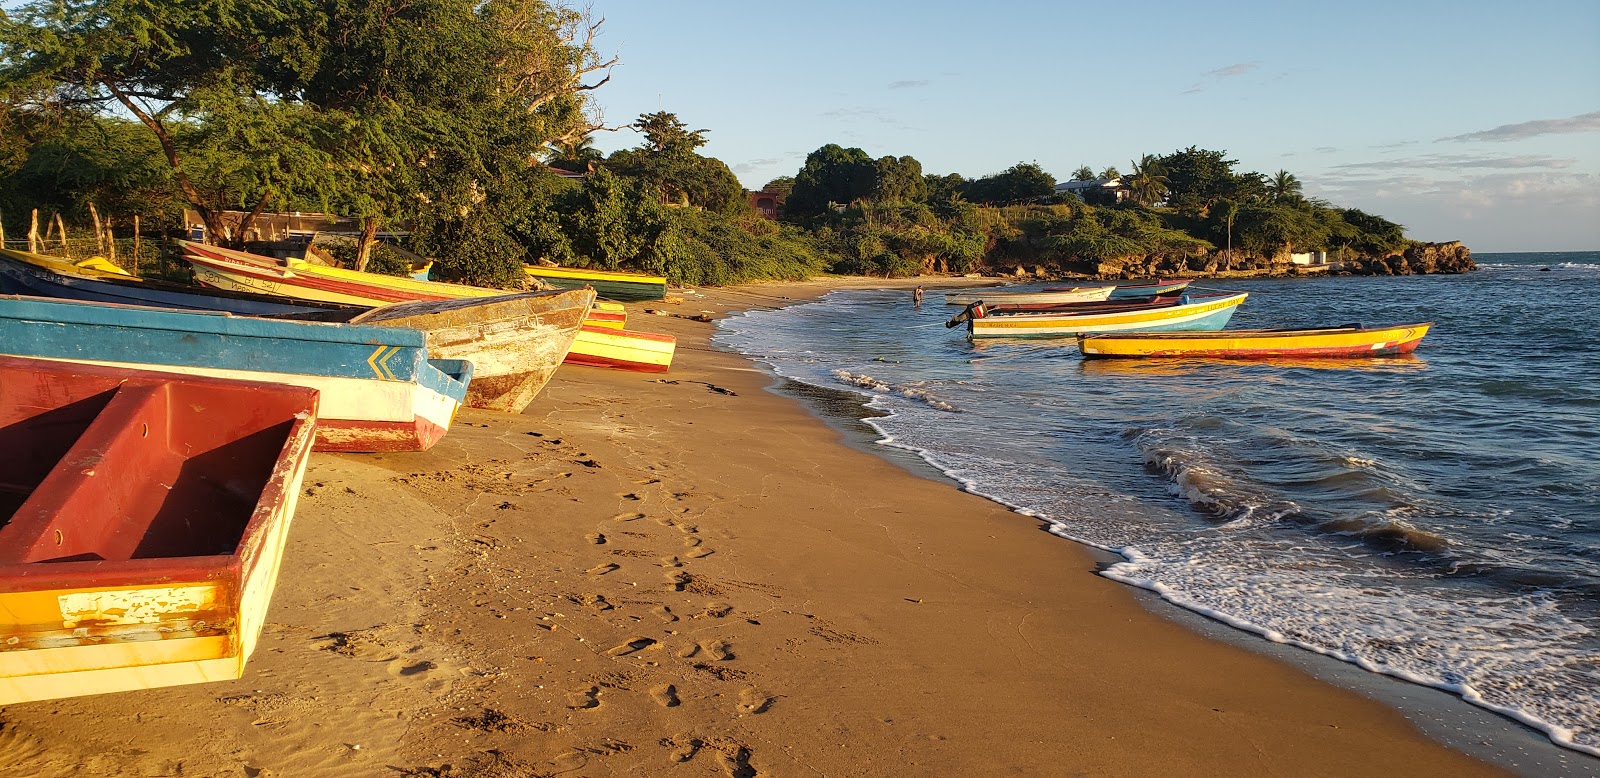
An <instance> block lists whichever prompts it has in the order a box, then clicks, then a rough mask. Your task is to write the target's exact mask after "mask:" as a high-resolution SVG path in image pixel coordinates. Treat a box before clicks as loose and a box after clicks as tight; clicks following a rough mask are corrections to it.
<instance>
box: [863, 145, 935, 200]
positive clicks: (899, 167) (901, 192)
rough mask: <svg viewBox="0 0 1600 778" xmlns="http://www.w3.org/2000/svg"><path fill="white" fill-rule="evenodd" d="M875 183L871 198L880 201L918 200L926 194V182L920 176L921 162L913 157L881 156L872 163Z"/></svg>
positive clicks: (924, 197)
mask: <svg viewBox="0 0 1600 778" xmlns="http://www.w3.org/2000/svg"><path fill="white" fill-rule="evenodd" d="M873 167H874V168H875V172H876V173H877V179H878V181H877V185H876V186H875V187H873V190H872V199H873V200H875V201H877V202H880V203H888V202H901V201H908V202H920V201H922V200H924V199H926V198H927V196H928V184H927V182H926V181H925V180H923V177H922V163H921V162H918V161H917V160H916V159H915V158H913V157H909V156H907V157H893V156H889V157H883V158H881V159H879V160H878V161H877V162H874V163H873Z"/></svg>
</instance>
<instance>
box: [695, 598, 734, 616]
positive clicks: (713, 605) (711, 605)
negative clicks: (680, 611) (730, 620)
mask: <svg viewBox="0 0 1600 778" xmlns="http://www.w3.org/2000/svg"><path fill="white" fill-rule="evenodd" d="M732 612H733V606H732V605H729V604H727V603H725V602H721V601H718V600H712V601H711V602H708V603H706V607H705V608H704V609H702V610H701V611H700V615H701V616H706V617H709V618H713V619H720V618H722V617H723V616H726V615H728V614H730V613H732Z"/></svg>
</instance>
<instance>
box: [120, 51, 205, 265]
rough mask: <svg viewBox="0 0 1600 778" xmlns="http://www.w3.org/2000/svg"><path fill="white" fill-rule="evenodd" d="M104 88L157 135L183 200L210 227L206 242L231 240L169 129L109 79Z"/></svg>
mask: <svg viewBox="0 0 1600 778" xmlns="http://www.w3.org/2000/svg"><path fill="white" fill-rule="evenodd" d="M100 84H101V86H104V87H105V88H106V91H108V92H110V93H111V95H112V96H113V97H115V98H117V102H119V103H122V106H123V107H124V108H127V109H128V111H129V112H130V113H132V114H133V115H134V116H135V117H137V118H138V119H139V121H140V122H142V123H143V124H144V126H146V127H148V128H149V129H150V131H151V132H153V133H155V135H156V140H157V141H159V142H160V143H161V152H162V154H164V155H166V157H167V164H168V165H169V166H171V167H172V177H173V180H175V181H177V182H178V190H179V191H180V192H182V193H183V199H185V200H187V201H189V205H192V206H194V210H195V212H196V213H198V214H200V220H201V221H203V222H205V224H206V242H208V243H212V244H215V243H216V242H217V241H218V240H227V239H228V237H229V236H228V228H227V225H225V224H223V222H222V212H220V211H213V210H211V209H210V208H208V207H206V204H205V200H204V199H203V198H202V197H201V196H200V190H199V189H196V188H195V185H194V182H193V181H190V180H189V174H188V173H185V172H183V166H182V165H180V164H179V163H178V147H177V145H176V144H174V143H173V142H172V136H171V135H170V134H168V133H167V128H166V126H165V125H163V124H162V123H161V120H159V119H157V118H156V117H154V116H151V115H150V112H149V111H146V110H144V109H143V108H141V107H140V106H139V104H138V103H135V102H134V101H133V99H132V98H130V97H128V96H127V95H126V94H123V92H122V90H121V89H119V88H118V87H117V85H116V84H114V83H112V82H111V81H110V80H109V79H105V80H102V81H101V82H100Z"/></svg>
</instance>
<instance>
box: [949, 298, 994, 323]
mask: <svg viewBox="0 0 1600 778" xmlns="http://www.w3.org/2000/svg"><path fill="white" fill-rule="evenodd" d="M987 315H989V312H988V310H987V309H985V308H984V307H983V301H982V300H979V301H977V302H975V303H972V304H971V305H968V306H967V307H966V308H963V309H962V310H961V312H960V313H958V314H956V315H954V316H951V317H950V320H949V321H947V322H945V323H944V328H945V329H950V328H951V327H954V326H957V325H959V324H962V323H964V322H968V321H971V320H973V319H981V318H983V317H985V316H987Z"/></svg>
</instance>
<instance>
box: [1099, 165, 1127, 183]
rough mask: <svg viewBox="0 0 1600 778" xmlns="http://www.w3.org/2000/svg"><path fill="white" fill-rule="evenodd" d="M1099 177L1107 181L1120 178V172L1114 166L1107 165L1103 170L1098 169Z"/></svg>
mask: <svg viewBox="0 0 1600 778" xmlns="http://www.w3.org/2000/svg"><path fill="white" fill-rule="evenodd" d="M1100 177H1101V178H1103V179H1105V180H1107V181H1115V180H1117V179H1119V178H1121V177H1122V174H1121V173H1118V172H1117V168H1116V166H1114V165H1113V166H1112V167H1108V168H1106V169H1105V170H1102V171H1100Z"/></svg>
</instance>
